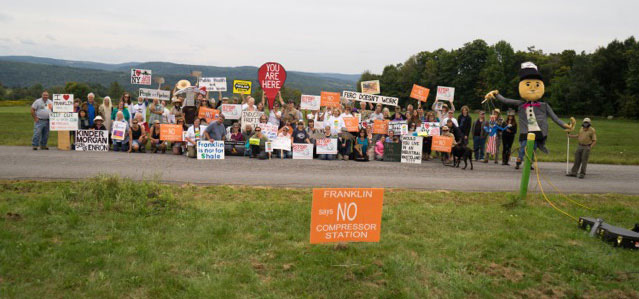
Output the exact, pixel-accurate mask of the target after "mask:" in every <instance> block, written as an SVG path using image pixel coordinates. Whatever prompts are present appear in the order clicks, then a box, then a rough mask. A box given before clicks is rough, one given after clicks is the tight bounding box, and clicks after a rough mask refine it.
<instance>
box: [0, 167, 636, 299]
mask: <svg viewBox="0 0 639 299" xmlns="http://www.w3.org/2000/svg"><path fill="white" fill-rule="evenodd" d="M311 194H312V192H311V190H310V189H280V188H259V187H230V186H208V187H199V186H192V185H183V186H178V185H163V184H158V183H156V182H153V181H145V182H132V181H128V180H123V179H118V178H116V177H100V178H94V179H89V180H85V181H75V182H25V181H21V182H11V181H0V227H1V229H0V297H22V298H60V297H68V298H85V297H93V298H96V297H99V298H122V297H131V298H141V297H150V298H182V297H200V298H201V297H208V298H229V297H231V298H232V297H238V298H254V297H267V298H282V297H314V298H317V297H319V298H345V297H363V298H372V297H386V298H388V297H407V298H426V297H460V298H461V297H464V298H465V297H468V296H470V297H530V298H540V297H581V296H585V297H591V298H604V297H610V298H626V297H627V298H637V297H638V296H639V289H637V281H639V274H638V273H637V269H639V259H638V258H637V254H638V253H639V252H637V251H631V250H627V249H620V248H615V247H613V246H611V245H610V244H607V243H604V242H602V241H600V240H598V239H596V238H591V237H589V236H588V233H587V232H586V231H583V230H581V229H578V228H577V224H576V222H574V221H572V220H570V219H569V218H567V217H565V216H564V215H562V214H559V213H557V212H556V211H555V210H553V209H551V208H550V207H548V205H547V204H546V203H545V202H544V201H543V200H542V199H541V198H540V197H539V196H538V195H531V196H530V198H529V200H528V201H527V202H526V203H523V204H520V205H516V206H512V205H509V204H508V203H510V202H511V200H512V199H511V198H512V196H513V195H512V194H508V193H461V192H424V191H405V190H386V191H385V194H384V210H383V216H382V232H381V241H380V242H379V243H352V244H349V245H348V246H346V248H339V247H335V246H334V245H330V244H324V245H311V244H309V224H310V209H311V200H312V195H311ZM571 198H572V199H574V200H578V201H579V202H582V203H584V204H586V205H589V206H591V207H593V208H595V209H597V211H594V212H593V211H591V212H587V213H586V212H585V211H584V210H583V209H582V208H578V207H576V206H574V205H572V204H567V203H566V201H564V200H563V199H561V197H559V196H555V195H551V199H552V200H554V201H556V202H557V204H558V205H559V206H560V207H562V208H563V209H566V210H567V211H568V212H569V213H571V214H574V215H590V216H596V217H601V218H604V219H606V220H607V221H609V222H611V223H614V224H617V225H620V226H623V227H631V226H632V225H633V223H634V222H636V221H637V219H639V209H637V206H638V204H639V197H637V196H626V195H615V194H598V195H573V196H571Z"/></svg>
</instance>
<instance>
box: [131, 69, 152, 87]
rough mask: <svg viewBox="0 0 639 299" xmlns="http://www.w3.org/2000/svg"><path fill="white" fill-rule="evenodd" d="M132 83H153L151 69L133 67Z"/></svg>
mask: <svg viewBox="0 0 639 299" xmlns="http://www.w3.org/2000/svg"><path fill="white" fill-rule="evenodd" d="M131 84H139V85H151V70H141V69H131Z"/></svg>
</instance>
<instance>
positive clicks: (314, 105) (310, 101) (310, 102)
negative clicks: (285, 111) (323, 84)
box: [300, 94, 322, 111]
mask: <svg viewBox="0 0 639 299" xmlns="http://www.w3.org/2000/svg"><path fill="white" fill-rule="evenodd" d="M321 103H322V97H321V96H309V95H304V94H303V95H302V99H301V100H300V109H302V110H312V111H315V110H320V104H321Z"/></svg>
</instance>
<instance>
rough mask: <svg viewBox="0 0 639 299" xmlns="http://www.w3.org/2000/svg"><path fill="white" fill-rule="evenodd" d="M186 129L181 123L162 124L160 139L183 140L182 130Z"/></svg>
mask: <svg viewBox="0 0 639 299" xmlns="http://www.w3.org/2000/svg"><path fill="white" fill-rule="evenodd" d="M183 131H184V129H183V128H182V126H181V125H169V124H161V125H160V140H166V141H182V132H183Z"/></svg>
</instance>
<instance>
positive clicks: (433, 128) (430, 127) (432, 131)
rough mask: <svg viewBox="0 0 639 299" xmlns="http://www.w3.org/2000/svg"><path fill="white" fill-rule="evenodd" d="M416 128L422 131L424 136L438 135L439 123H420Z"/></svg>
mask: <svg viewBox="0 0 639 299" xmlns="http://www.w3.org/2000/svg"><path fill="white" fill-rule="evenodd" d="M418 130H419V131H420V132H424V133H425V134H426V136H439V134H440V124H439V123H438V122H428V123H422V125H421V126H420V127H419V129H418ZM420 132H418V133H420Z"/></svg>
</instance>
